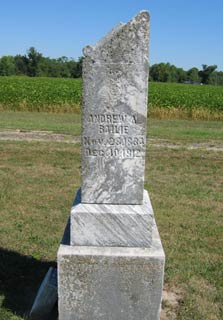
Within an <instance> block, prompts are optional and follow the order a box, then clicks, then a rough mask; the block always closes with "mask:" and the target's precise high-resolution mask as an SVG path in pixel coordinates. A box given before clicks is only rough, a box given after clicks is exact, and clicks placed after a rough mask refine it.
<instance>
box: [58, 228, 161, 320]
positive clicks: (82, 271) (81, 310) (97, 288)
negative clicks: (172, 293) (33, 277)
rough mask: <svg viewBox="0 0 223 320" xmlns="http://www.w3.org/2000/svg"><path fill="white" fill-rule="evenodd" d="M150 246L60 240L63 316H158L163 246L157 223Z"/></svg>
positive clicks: (125, 319) (132, 319)
mask: <svg viewBox="0 0 223 320" xmlns="http://www.w3.org/2000/svg"><path fill="white" fill-rule="evenodd" d="M152 239H153V240H152V245H151V247H150V248H129V247H119V248H118V247H92V246H70V245H64V244H61V245H60V248H59V251H58V299H59V300H58V306H59V319H60V320H83V319H84V320H92V319H97V320H136V319H137V320H158V319H159V313H160V304H161V296H162V285H163V276H164V261H165V256H164V251H163V248H162V245H161V241H160V238H159V234H158V231H157V228H156V225H154V227H153V237H152Z"/></svg>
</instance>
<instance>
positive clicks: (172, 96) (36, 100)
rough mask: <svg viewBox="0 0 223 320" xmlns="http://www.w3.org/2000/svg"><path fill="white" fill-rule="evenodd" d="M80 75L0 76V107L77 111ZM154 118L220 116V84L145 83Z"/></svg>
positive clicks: (222, 93)
mask: <svg viewBox="0 0 223 320" xmlns="http://www.w3.org/2000/svg"><path fill="white" fill-rule="evenodd" d="M81 88H82V81H81V79H59V78H28V77H0V110H4V111H32V112H33V111H36V112H59V113H61V112H62V113H64V112H73V113H76V114H78V113H80V105H81ZM149 112H150V114H151V115H152V116H153V117H157V118H185V119H207V120H210V119H213V120H223V86H199V85H188V84H175V83H155V82H152V83H150V84H149Z"/></svg>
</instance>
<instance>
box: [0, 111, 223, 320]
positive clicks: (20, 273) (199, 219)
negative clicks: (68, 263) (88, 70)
mask: <svg viewBox="0 0 223 320" xmlns="http://www.w3.org/2000/svg"><path fill="white" fill-rule="evenodd" d="M6 129H7V130H15V129H20V130H50V131H52V132H56V133H63V134H74V135H80V116H75V115H68V114H67V115H64V114H61V115H53V114H40V113H39V114H35V113H0V131H1V130H6ZM148 137H149V138H153V139H155V141H156V139H159V140H160V139H166V140H168V141H169V142H170V143H171V144H177V145H178V148H177V149H169V148H164V147H162V148H158V147H157V146H156V145H155V144H153V145H151V144H148V148H147V158H146V171H145V188H146V189H147V190H148V191H149V194H150V196H151V200H152V204H153V207H154V212H155V217H156V220H157V224H158V229H159V232H160V236H161V239H162V243H163V246H164V250H165V253H166V268H165V289H166V290H168V291H169V292H171V293H176V292H177V293H178V294H179V296H180V301H179V303H178V307H177V308H176V310H174V312H175V314H176V319H178V320H191V319H195V320H206V319H211V320H215V319H223V309H222V301H223V151H208V150H205V149H203V150H196V149H195V150H187V149H186V148H185V143H188V142H191V143H194V142H208V143H212V144H213V145H214V144H215V143H217V144H219V142H221V141H223V122H203V121H183V120H182V121H180V120H178V121H173V120H172V121H167V120H163V121H161V120H149V123H148ZM0 155H1V157H0V208H1V209H0V210H1V214H0V226H1V227H0V233H1V237H0V246H1V250H0V319H1V320H8V319H9V320H18V319H26V316H27V314H28V312H29V310H30V307H31V305H32V302H33V299H34V296H35V294H36V291H37V289H38V286H39V284H40V283H41V280H42V278H43V277H44V275H45V273H46V271H47V270H48V268H49V266H56V253H57V249H58V245H59V243H60V239H61V237H62V234H63V231H64V227H65V224H66V220H67V218H68V215H69V210H70V207H71V205H72V200H73V197H74V193H75V191H76V190H77V189H78V187H79V186H80V171H81V168H80V145H79V144H69V143H62V142H28V141H0ZM165 304H168V302H165V301H164V306H165ZM170 309H171V306H170ZM54 319H55V318H54ZM136 320H137V319H136Z"/></svg>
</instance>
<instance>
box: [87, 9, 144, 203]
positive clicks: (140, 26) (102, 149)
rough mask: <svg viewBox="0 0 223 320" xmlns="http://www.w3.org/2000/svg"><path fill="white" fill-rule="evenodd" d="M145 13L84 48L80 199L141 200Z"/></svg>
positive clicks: (142, 180)
mask: <svg viewBox="0 0 223 320" xmlns="http://www.w3.org/2000/svg"><path fill="white" fill-rule="evenodd" d="M148 39H149V14H148V12H146V11H141V12H140V13H139V14H138V15H137V16H135V17H134V18H133V19H132V20H131V21H130V22H128V23H127V24H119V25H118V26H117V27H116V28H114V29H113V30H112V31H111V32H110V33H109V34H107V35H106V36H105V37H104V38H102V39H101V40H100V41H99V42H98V43H96V45H95V46H87V47H85V48H84V50H83V52H84V55H85V59H84V63H83V105H82V186H81V194H82V202H83V203H110V204H142V201H143V189H144V168H145V150H146V118H147V96H148Z"/></svg>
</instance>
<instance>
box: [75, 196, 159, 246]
mask: <svg viewBox="0 0 223 320" xmlns="http://www.w3.org/2000/svg"><path fill="white" fill-rule="evenodd" d="M153 223H154V215H153V209H152V206H151V202H150V199H149V195H148V192H147V191H146V190H144V197H143V204H142V205H117V204H86V203H81V190H79V191H78V192H77V195H76V197H75V200H74V204H73V207H72V209H71V223H70V224H71V225H70V228H71V232H70V234H71V238H70V244H71V245H73V246H96V247H97V246H102V247H150V246H151V244H152V229H153Z"/></svg>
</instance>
